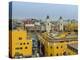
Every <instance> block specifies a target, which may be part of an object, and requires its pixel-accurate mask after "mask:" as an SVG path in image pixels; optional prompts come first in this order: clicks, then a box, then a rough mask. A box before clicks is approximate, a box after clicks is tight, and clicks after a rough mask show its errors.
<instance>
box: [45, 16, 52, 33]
mask: <svg viewBox="0 0 80 60" xmlns="http://www.w3.org/2000/svg"><path fill="white" fill-rule="evenodd" d="M50 31H51V23H50V19H49V16H47V18H46V32H48V33H49V32H50Z"/></svg>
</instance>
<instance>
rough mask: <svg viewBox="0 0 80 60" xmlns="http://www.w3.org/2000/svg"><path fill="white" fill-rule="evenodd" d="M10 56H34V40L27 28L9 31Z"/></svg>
mask: <svg viewBox="0 0 80 60" xmlns="http://www.w3.org/2000/svg"><path fill="white" fill-rule="evenodd" d="M9 56H10V57H11V58H15V57H30V56H32V40H31V38H30V37H29V36H28V34H27V32H26V31H25V30H23V29H15V30H10V31H9Z"/></svg>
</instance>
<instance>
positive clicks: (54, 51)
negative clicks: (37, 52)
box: [38, 33, 77, 56]
mask: <svg viewBox="0 0 80 60" xmlns="http://www.w3.org/2000/svg"><path fill="white" fill-rule="evenodd" d="M38 37H39V41H40V42H41V43H42V44H43V46H44V53H45V54H44V55H45V56H62V55H69V54H68V53H70V54H71V55H75V54H77V53H75V54H74V53H72V52H73V50H70V49H69V48H68V46H67V45H68V44H75V43H77V39H76V38H77V37H76V38H72V37H71V38H72V39H71V38H70V37H69V38H66V37H65V38H62V37H61V38H58V39H55V38H53V37H51V36H49V35H48V34H47V33H42V34H41V35H38Z"/></svg>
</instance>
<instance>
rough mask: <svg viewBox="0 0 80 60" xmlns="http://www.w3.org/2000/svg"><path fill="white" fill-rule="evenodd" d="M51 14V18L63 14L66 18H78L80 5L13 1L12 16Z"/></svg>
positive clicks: (25, 16)
mask: <svg viewBox="0 0 80 60" xmlns="http://www.w3.org/2000/svg"><path fill="white" fill-rule="evenodd" d="M47 15H49V16H50V18H51V19H54V20H56V19H58V18H59V17H60V16H62V17H63V18H64V19H76V20H77V19H78V7H77V6H76V5H63V4H47V3H30V2H13V3H12V18H13V19H24V18H37V19H45V18H46V16H47Z"/></svg>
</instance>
